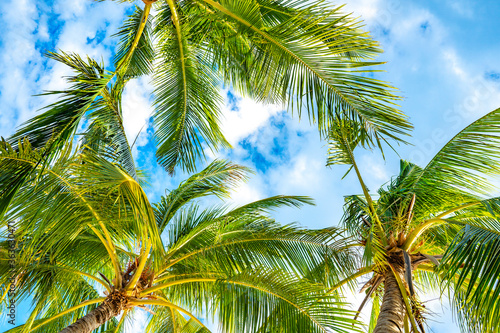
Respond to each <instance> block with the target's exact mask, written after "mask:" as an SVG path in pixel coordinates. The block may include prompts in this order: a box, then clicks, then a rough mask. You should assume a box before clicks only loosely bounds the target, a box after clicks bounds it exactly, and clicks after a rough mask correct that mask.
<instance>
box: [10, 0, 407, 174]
mask: <svg viewBox="0 0 500 333" xmlns="http://www.w3.org/2000/svg"><path fill="white" fill-rule="evenodd" d="M120 2H125V0H123V1H120ZM143 2H144V4H145V5H144V8H139V7H136V10H135V12H134V13H133V14H132V15H131V16H130V17H129V18H128V20H127V21H126V22H125V23H124V25H123V27H122V28H121V29H120V31H119V32H118V33H117V34H116V36H118V37H119V38H120V42H119V45H118V52H117V54H116V57H115V61H114V67H113V69H112V70H106V69H105V68H108V67H105V66H104V64H100V63H98V62H96V61H94V60H92V59H82V58H80V57H78V56H77V55H74V54H67V53H63V52H62V53H60V54H53V53H51V54H49V56H50V57H52V58H53V59H55V60H58V61H61V62H63V63H65V64H67V65H68V66H70V67H71V68H73V69H74V70H75V71H76V75H75V76H73V77H70V78H69V79H68V81H69V82H70V83H72V84H73V85H72V86H71V87H70V88H69V89H67V90H64V91H55V92H49V94H58V95H59V96H60V97H61V98H60V100H59V101H58V102H56V103H54V104H52V105H49V106H48V107H46V108H45V112H44V113H43V114H40V115H39V116H37V117H35V118H33V119H31V120H30V121H28V122H27V123H26V124H24V126H23V127H22V128H21V129H20V130H18V131H17V132H16V133H15V134H14V135H13V137H12V138H11V139H10V140H9V142H10V143H11V144H12V145H14V146H15V145H16V144H17V142H18V141H19V140H22V139H24V138H28V140H29V141H30V143H31V144H32V146H33V147H35V148H43V147H45V146H46V144H47V143H48V142H50V143H51V147H53V148H60V147H62V146H64V145H66V144H67V143H68V142H70V141H72V140H73V138H74V135H75V133H76V131H77V129H78V128H79V126H80V125H82V123H85V122H84V120H85V119H87V118H89V111H92V112H91V114H92V117H91V120H93V121H100V122H101V123H106V122H107V121H108V120H109V119H110V118H116V117H118V118H121V113H119V112H112V113H106V112H105V113H104V114H103V113H102V112H101V111H102V109H103V108H102V105H101V104H102V103H103V100H107V99H108V97H109V91H110V89H111V86H113V85H114V86H116V87H117V88H119V89H117V91H121V90H123V88H124V87H125V85H126V84H127V82H129V81H130V80H132V79H135V78H137V77H140V76H143V75H152V77H153V84H154V86H155V91H154V94H153V97H154V106H155V111H154V117H153V119H154V128H155V142H156V143H157V148H158V149H157V153H156V154H157V158H158V161H159V163H160V164H161V165H163V166H164V167H165V168H166V170H167V171H168V172H170V173H173V172H174V171H175V170H176V167H178V166H180V167H182V168H183V169H184V170H185V171H187V172H193V171H194V170H195V164H196V161H197V160H198V158H199V157H201V156H203V154H204V153H203V151H204V145H207V146H208V147H209V148H210V149H212V150H217V149H219V148H221V147H228V146H229V144H228V142H227V141H226V140H225V138H224V136H223V135H222V131H221V129H220V128H219V118H220V116H221V115H220V105H221V101H222V97H221V95H220V89H219V86H220V85H221V84H224V85H226V86H230V87H232V88H234V89H235V90H236V91H238V92H240V93H242V94H245V95H249V96H252V97H254V98H256V99H258V100H260V101H263V102H273V103H282V104H287V105H288V109H289V110H290V111H292V112H296V113H297V114H298V115H299V116H301V114H302V111H303V110H304V109H305V110H306V112H307V114H308V118H309V120H310V121H311V122H312V123H315V124H316V125H317V126H318V130H319V132H320V134H321V135H322V136H323V137H326V135H327V132H328V128H329V127H330V125H331V123H332V122H333V121H335V119H336V117H338V118H341V119H350V120H352V121H354V122H356V123H359V124H360V125H361V127H362V128H363V131H364V132H365V133H366V135H368V136H370V137H371V138H372V139H373V141H374V142H376V143H380V142H382V141H386V140H389V139H395V140H399V141H403V140H402V137H404V136H405V135H406V134H407V133H408V131H409V130H410V129H411V125H410V124H409V122H408V121H407V119H406V117H405V116H404V115H403V114H402V113H401V112H400V111H399V110H398V108H397V107H396V106H395V104H394V103H395V102H396V101H397V100H398V99H399V97H398V96H397V95H396V92H395V89H394V88H392V87H391V86H390V85H388V84H387V83H385V82H382V81H379V80H376V79H373V78H371V77H369V76H370V75H369V74H370V73H372V72H374V70H372V69H371V68H370V66H374V65H378V64H380V63H378V62H375V61H373V59H374V57H375V56H376V55H378V54H379V53H380V52H381V50H380V49H379V47H378V44H377V43H376V42H375V41H374V40H373V39H372V38H371V37H370V36H369V35H368V34H367V33H366V32H364V31H363V30H361V23H360V22H359V21H357V20H356V19H354V18H352V17H351V16H350V15H345V14H343V13H342V6H339V7H333V6H331V5H328V4H326V3H325V2H324V1H317V0H315V1H305V0H294V1H282V0H224V1H218V0H183V1H175V0H143ZM153 6H154V7H155V8H154V10H155V12H156V14H155V17H154V18H153V17H152V15H151V12H152V10H153ZM122 127H123V126H122ZM116 130H117V133H115V135H123V133H122V132H123V128H119V126H118V127H117V128H116ZM125 140H126V139H124V140H122V141H125ZM54 151H57V149H54ZM47 154H49V153H47ZM50 154H52V153H50ZM132 176H133V175H132Z"/></svg>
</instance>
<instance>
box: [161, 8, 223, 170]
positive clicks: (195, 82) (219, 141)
mask: <svg viewBox="0 0 500 333" xmlns="http://www.w3.org/2000/svg"><path fill="white" fill-rule="evenodd" d="M182 19H183V18H182V17H181V16H180V14H179V12H178V9H177V4H174V3H173V2H171V3H170V2H169V3H165V4H164V5H163V6H162V7H161V8H160V11H159V13H158V18H157V20H158V22H157V23H156V27H155V29H154V33H155V36H157V38H158V44H159V46H158V56H159V59H158V65H157V67H156V69H155V75H154V85H155V87H156V89H155V95H156V100H155V106H156V113H155V117H154V124H155V127H156V131H155V136H156V139H157V141H158V150H157V157H158V159H159V162H160V164H161V165H163V166H164V167H165V168H166V170H167V171H168V172H169V173H171V174H172V173H173V172H174V170H175V167H176V166H177V165H180V166H181V167H182V168H183V169H184V170H186V171H188V172H192V171H194V170H195V165H196V161H197V159H198V158H199V157H200V156H204V152H203V147H202V142H204V143H206V144H207V145H208V146H209V147H210V148H211V149H212V150H214V149H217V148H219V146H226V147H229V144H228V143H227V141H226V140H225V139H224V136H223V135H222V132H221V131H220V129H219V117H220V107H219V106H220V104H221V102H222V98H221V97H220V94H219V92H218V90H217V88H216V84H217V81H218V80H217V78H216V76H215V75H214V73H213V71H212V70H211V69H210V67H209V66H208V65H207V64H206V63H205V61H204V59H203V58H202V57H200V55H199V54H198V53H199V52H198V51H197V49H196V48H195V47H194V46H193V45H191V42H190V36H191V33H192V32H191V31H190V28H189V25H186V24H183V23H184V21H183V20H182Z"/></svg>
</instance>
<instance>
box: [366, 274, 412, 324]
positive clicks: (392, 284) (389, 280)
mask: <svg viewBox="0 0 500 333" xmlns="http://www.w3.org/2000/svg"><path fill="white" fill-rule="evenodd" d="M396 271H397V272H398V274H399V275H400V276H401V278H402V272H400V270H398V269H396ZM405 311H406V310H405V304H404V301H403V297H402V296H401V291H400V290H399V286H398V282H397V281H396V278H395V277H394V275H393V273H392V271H391V270H387V271H386V272H385V274H384V298H383V300H382V307H381V308H380V314H379V316H378V320H377V325H376V326H375V330H374V331H373V333H402V332H403V331H404V328H403V325H404V317H405Z"/></svg>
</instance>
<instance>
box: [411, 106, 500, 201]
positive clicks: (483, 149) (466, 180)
mask: <svg viewBox="0 0 500 333" xmlns="http://www.w3.org/2000/svg"><path fill="white" fill-rule="evenodd" d="M499 124H500V109H496V110H493V111H491V112H489V113H488V114H487V115H485V116H483V117H481V118H480V119H478V120H476V121H475V122H473V123H472V124H470V125H469V126H467V127H466V128H464V129H463V130H462V131H460V132H459V133H458V134H457V135H455V136H454V137H453V138H452V139H451V140H450V141H449V142H448V143H447V144H446V145H445V146H444V147H443V148H442V149H441V150H440V151H439V152H438V153H437V154H436V155H435V156H434V157H433V158H432V160H431V161H430V162H429V163H428V164H427V166H426V167H425V168H424V169H423V170H422V172H421V174H420V175H418V177H417V180H416V182H415V185H414V189H415V191H418V192H429V190H430V189H431V188H432V189H433V191H436V190H442V189H443V187H446V186H448V187H453V188H459V189H462V190H464V191H467V192H469V193H472V194H476V195H481V194H485V193H488V192H489V193H491V192H492V191H493V190H494V189H493V188H492V186H491V184H490V183H489V182H488V178H487V177H491V176H495V175H498V174H499V173H500V164H499V159H498V145H499V142H500V126H499Z"/></svg>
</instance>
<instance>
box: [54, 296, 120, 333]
mask: <svg viewBox="0 0 500 333" xmlns="http://www.w3.org/2000/svg"><path fill="white" fill-rule="evenodd" d="M122 309H123V306H122V303H121V302H120V300H119V299H111V298H108V299H106V300H105V301H104V302H103V303H101V305H99V306H98V307H97V308H95V309H94V310H92V311H91V312H89V313H88V314H86V315H85V316H84V317H82V318H80V319H78V320H77V321H75V322H74V323H73V324H71V325H70V326H68V327H66V328H65V329H63V330H62V331H61V332H59V333H90V332H92V331H93V330H95V329H96V328H98V327H101V326H102V325H104V323H106V322H107V321H108V320H110V319H111V318H113V317H115V316H117V315H119V314H120V312H121V311H122Z"/></svg>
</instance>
